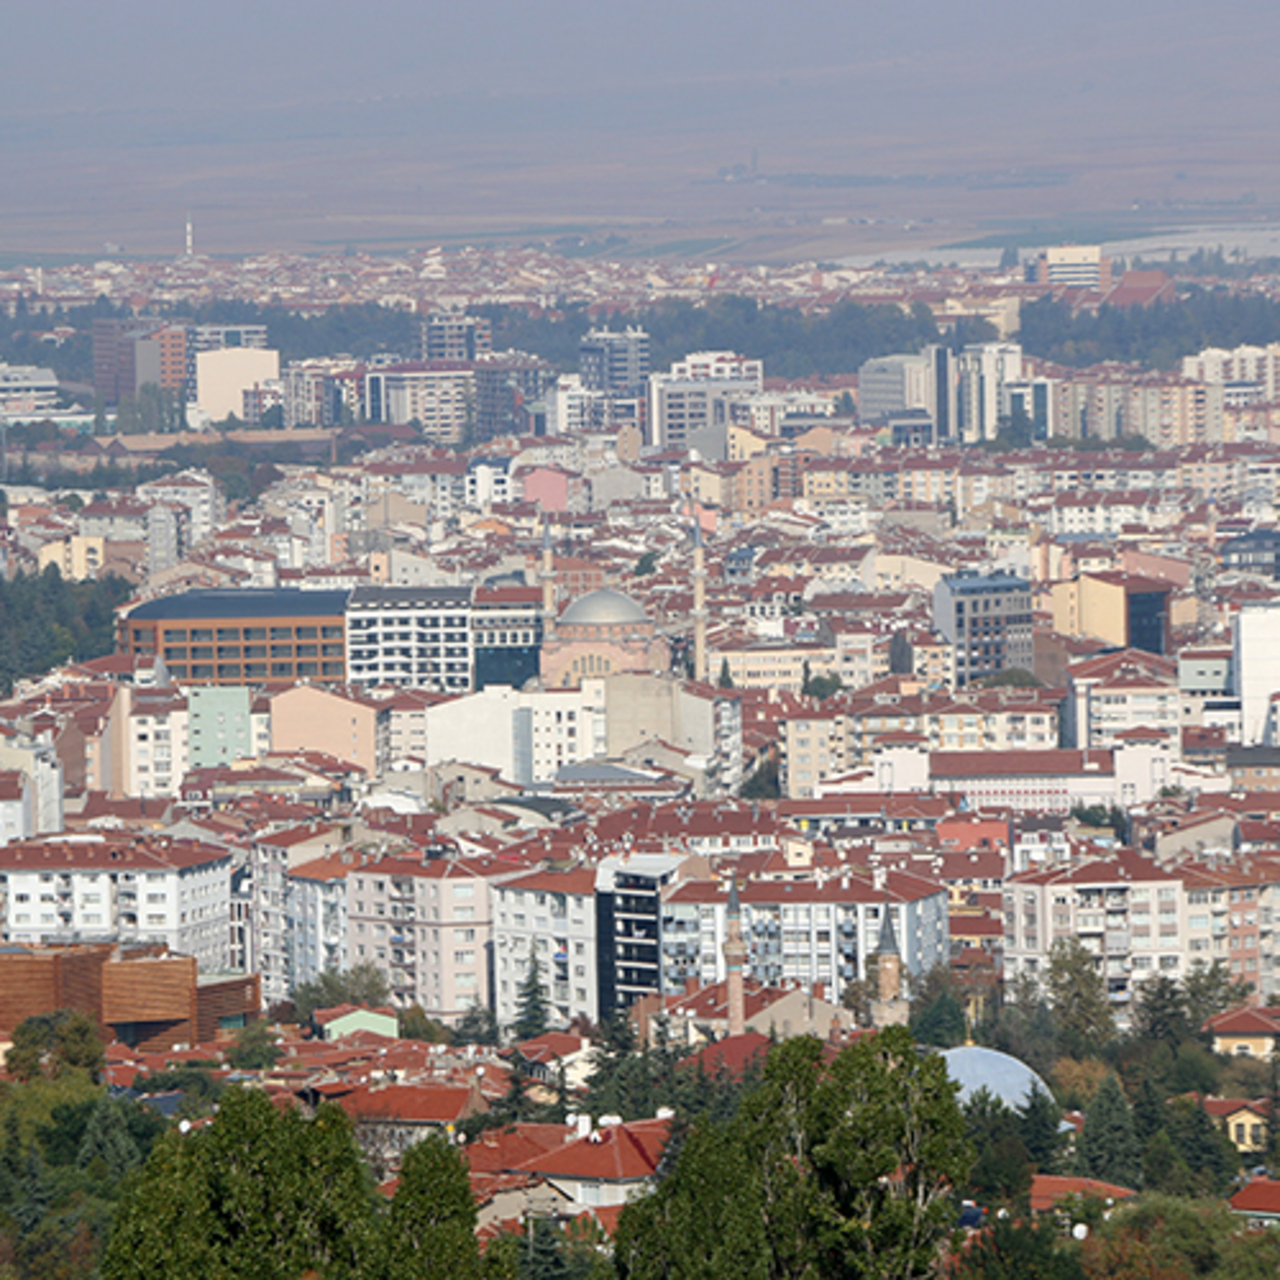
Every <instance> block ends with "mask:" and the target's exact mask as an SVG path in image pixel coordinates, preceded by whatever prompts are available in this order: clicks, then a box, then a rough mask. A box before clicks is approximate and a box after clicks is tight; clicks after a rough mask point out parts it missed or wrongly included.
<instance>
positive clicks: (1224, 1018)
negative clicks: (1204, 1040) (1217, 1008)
mask: <svg viewBox="0 0 1280 1280" xmlns="http://www.w3.org/2000/svg"><path fill="white" fill-rule="evenodd" d="M1204 1030H1205V1031H1207V1032H1209V1034H1210V1035H1212V1036H1213V1051H1214V1053H1225V1054H1229V1055H1230V1056H1231V1057H1233V1058H1261V1059H1263V1060H1264V1061H1265V1060H1267V1059H1269V1058H1270V1057H1271V1055H1272V1053H1273V1052H1275V1050H1276V1049H1277V1048H1280V1008H1263V1009H1251V1008H1248V1007H1247V1006H1246V1007H1244V1008H1240V1009H1228V1010H1227V1012H1226V1013H1220V1014H1218V1015H1217V1016H1216V1017H1213V1018H1210V1019H1209V1021H1208V1022H1206V1023H1205V1024H1204Z"/></svg>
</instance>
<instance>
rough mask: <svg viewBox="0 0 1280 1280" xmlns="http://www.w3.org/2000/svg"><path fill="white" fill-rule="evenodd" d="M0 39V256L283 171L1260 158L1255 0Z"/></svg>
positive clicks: (233, 18)
mask: <svg viewBox="0 0 1280 1280" xmlns="http://www.w3.org/2000/svg"><path fill="white" fill-rule="evenodd" d="M3 33H4V43H5V47H6V50H7V51H8V53H9V56H8V57H7V58H6V66H5V74H4V75H3V77H0V163H3V164H4V165H5V169H6V172H7V173H8V174H9V181H8V182H7V183H6V185H7V187H8V192H7V195H6V201H5V202H3V203H0V248H4V247H6V242H13V241H14V239H15V236H16V237H17V238H18V239H21V238H23V236H28V235H29V232H28V231H22V232H21V233H19V231H18V228H19V227H20V226H28V225H30V226H35V227H37V228H39V227H40V226H45V225H47V226H50V227H52V226H54V225H55V224H58V222H59V219H62V220H63V221H65V222H66V225H68V226H70V225H71V221H68V220H72V221H73V220H74V218H75V217H77V216H81V215H83V216H87V217H89V218H90V220H92V218H93V217H94V216H95V215H94V210H95V209H98V210H101V211H102V216H103V217H104V218H105V217H106V216H107V213H108V211H110V217H111V218H112V219H115V220H116V221H114V222H113V223H112V225H113V226H115V227H116V229H117V232H119V229H120V222H121V220H123V225H124V227H125V230H126V231H127V227H128V217H129V208H130V207H131V206H130V198H131V197H130V192H132V193H133V198H134V201H135V204H138V205H148V206H156V205H165V206H166V208H167V207H168V206H169V205H173V206H175V207H176V206H177V205H180V204H181V203H182V202H183V201H184V200H185V201H188V202H189V201H192V200H195V201H196V202H197V203H199V202H201V201H206V202H207V201H208V200H210V199H211V194H210V184H216V185H217V187H218V191H219V193H220V195H219V199H220V201H221V204H222V205H223V206H225V207H226V208H227V209H229V208H230V207H231V206H232V205H234V204H235V203H236V202H237V200H239V201H240V202H241V203H242V204H243V206H244V207H245V208H246V209H248V208H249V207H251V206H253V205H254V199H255V189H257V188H258V187H259V184H265V185H266V186H267V187H274V188H275V189H276V190H277V192H278V193H279V194H281V195H287V191H286V188H287V186H288V183H289V182H290V181H292V180H294V178H296V181H297V183H298V184H299V188H298V189H299V191H302V190H304V189H305V192H306V197H305V203H306V204H307V205H308V207H310V208H311V209H312V210H313V212H316V213H318V212H320V210H318V209H317V207H316V201H317V200H320V201H321V203H323V202H324V201H326V200H332V202H333V209H334V211H335V213H340V212H341V207H343V196H342V194H341V193H342V192H343V191H344V190H350V189H351V188H352V186H353V184H354V186H355V187H356V188H358V189H359V191H360V192H361V198H363V199H365V200H373V201H374V202H375V203H376V202H377V201H379V200H380V201H382V202H383V204H384V205H385V207H386V209H387V211H388V212H391V213H396V212H403V213H406V214H407V213H410V212H412V209H411V207H410V206H412V204H413V201H414V200H415V199H416V198H417V196H416V195H415V193H418V192H421V191H422V190H424V189H425V190H429V192H430V193H431V197H432V200H433V201H434V202H435V203H436V204H438V205H439V207H440V208H442V209H444V208H448V209H454V210H458V211H463V210H466V211H469V212H470V213H473V214H476V215H480V214H483V213H484V212H485V211H486V210H489V209H492V208H493V206H494V205H495V204H496V203H498V202H501V203H502V204H503V205H504V206H505V207H506V208H508V209H510V208H511V207H512V204H513V202H514V203H516V204H518V203H519V202H520V201H521V200H522V199H526V198H527V200H528V205H529V211H530V213H531V214H539V215H540V214H546V215H547V216H550V214H551V212H553V211H554V212H555V213H556V215H557V216H568V215H569V214H571V212H572V210H573V209H574V207H575V206H576V205H581V206H582V207H583V209H584V210H585V211H586V212H587V213H588V214H590V215H591V216H597V215H598V214H600V213H601V211H606V212H607V210H610V209H611V210H612V211H613V214H614V215H616V216H626V215H628V213H630V212H632V211H634V213H635V215H636V216H643V217H653V216H655V215H656V214H658V213H660V212H661V202H660V201H659V200H658V199H657V197H656V194H655V193H654V192H653V191H652V190H645V191H642V192H640V194H638V195H637V194H634V193H635V192H636V191H637V190H638V189H639V188H640V187H643V186H644V185H645V184H648V185H649V186H652V184H654V183H661V182H668V183H670V184H671V186H672V191H671V206H672V208H671V215H672V216H682V215H683V213H684V212H685V209H684V203H687V202H685V196H686V195H688V193H687V192H686V191H684V187H685V186H686V185H687V184H688V183H689V182H691V181H695V180H696V179H695V175H698V174H707V175H708V176H709V175H713V174H714V173H715V171H716V169H717V168H718V167H720V166H722V165H725V164H731V163H739V162H745V161H747V160H749V158H750V156H751V152H752V149H753V148H755V149H757V150H758V154H759V162H760V167H761V169H762V170H763V171H768V172H771V173H781V172H795V171H801V172H823V173H834V174H849V173H856V174H861V173H874V174H892V173H894V172H899V171H905V172H910V173H922V174H940V173H947V172H957V171H958V172H972V171H975V170H981V171H985V170H999V169H1002V168H1006V167H1023V168H1025V167H1027V166H1039V167H1042V168H1055V167H1066V168H1069V169H1070V170H1071V171H1072V173H1073V174H1077V173H1078V174H1085V171H1086V170H1089V169H1090V167H1091V166H1092V167H1093V169H1096V170H1097V173H1098V174H1099V175H1103V177H1105V174H1106V172H1107V170H1108V168H1109V167H1110V168H1111V169H1112V170H1113V176H1112V178H1109V179H1106V181H1103V177H1099V178H1097V179H1096V181H1095V180H1093V179H1089V178H1088V177H1087V176H1086V177H1082V178H1081V179H1080V181H1079V183H1078V184H1077V186H1076V194H1075V196H1074V197H1072V198H1073V199H1075V201H1076V203H1077V205H1079V206H1081V207H1084V206H1088V205H1089V203H1090V201H1093V200H1095V199H1096V200H1102V201H1103V203H1104V204H1105V203H1106V200H1105V198H1104V196H1105V190H1104V188H1105V189H1107V190H1109V189H1110V188H1106V182H1107V181H1110V182H1113V184H1114V183H1118V184H1119V185H1117V186H1116V188H1115V194H1114V196H1113V199H1114V200H1116V201H1120V202H1121V203H1122V204H1123V203H1125V202H1127V201H1128V200H1129V199H1130V198H1131V195H1130V193H1129V192H1128V190H1127V189H1125V188H1124V183H1125V182H1126V181H1129V180H1130V179H1132V183H1133V184H1136V185H1134V191H1133V192H1132V198H1133V199H1137V198H1166V197H1167V198H1175V195H1176V198H1182V196H1181V195H1180V194H1177V193H1174V195H1170V192H1171V191H1172V190H1173V188H1172V187H1171V186H1170V184H1171V183H1175V182H1183V183H1190V184H1191V187H1192V188H1193V189H1192V190H1191V191H1190V196H1191V198H1193V199H1195V200H1203V199H1206V198H1208V196H1209V195H1211V194H1212V193H1213V191H1214V190H1216V189H1218V188H1219V187H1221V189H1222V191H1223V193H1224V195H1225V196H1226V197H1228V198H1231V199H1235V198H1238V197H1239V196H1240V195H1241V194H1242V193H1243V192H1245V191H1249V190H1257V189H1258V188H1259V186H1260V184H1263V183H1265V182H1267V181H1269V180H1270V179H1268V178H1267V174H1268V173H1270V172H1274V171H1280V170H1278V169H1277V163H1276V162H1277V161H1280V145H1278V144H1280V77H1277V76H1276V74H1275V66H1274V56H1275V55H1274V50H1275V48H1276V46H1277V43H1278V42H1280V5H1277V4H1276V3H1275V2H1274V0H1270V3H1263V2H1261V0H1236V2H1235V3H1232V2H1231V0H1224V2H1222V3H1219V4H1216V5H1213V6H1209V5H1204V4H1195V5H1192V4H1190V3H1187V2H1186V0H1170V2H1168V3H1155V2H1153V0H1120V2H1119V3H1116V0H1109V2H1108V3H1103V2H1102V0H1073V2H1072V3H1045V2H1044V0H1021V2H1019V3H1014V2H1013V0H952V2H951V3H941V2H939V0H934V2H931V3H923V2H922V0H883V2H880V3H866V2H865V0H860V2H859V0H855V2H853V3H849V2H848V0H845V2H843V3H841V2H837V0H795V2H793V3H790V4H779V3H777V2H776V0H773V2H770V3H766V2H765V0H740V2H739V3H736V4H733V5H730V4H719V3H709V2H708V0H685V2H684V3H676V2H675V0H644V2H643V3H638V2H636V0H632V3H626V4H624V3H617V2H616V0H593V2H592V3H588V2H586V0H541V2H540V3H512V2H510V0H464V2H463V3H454V4H447V5H446V4H423V3H421V0H419V2H418V3H407V2H406V0H373V3H370V4H366V5H351V4H338V3H335V2H334V0H307V3H303V2H302V0H220V2H219V3H217V4H212V5H210V4H183V3H176V4H175V3H174V2H173V0H118V3H117V4H115V5H105V4H102V3H100V2H99V0H93V2H92V3H91V2H89V0H42V3H41V4H39V5H35V4H26V5H17V4H16V3H11V4H10V5H8V6H6V12H5V17H4V24H3ZM15 51H22V55H23V56H15ZM326 148H328V149H329V151H328V153H327V154H326V150H325V149H326ZM1135 156H1136V157H1137V159H1138V161H1139V163H1137V164H1136V165H1135ZM326 159H331V160H332V162H333V164H334V165H335V166H337V167H336V169H335V172H334V173H333V174H331V175H330V178H331V181H330V183H329V184H328V185H326V183H325V181H323V177H322V174H321V173H320V169H323V166H324V164H325V162H326ZM611 164H612V165H613V166H614V168H613V169H611V168H610V165H611ZM317 166H319V167H320V168H319V169H317ZM415 166H420V167H421V172H420V173H418V174H416V175H415V172H414V170H415ZM512 166H517V167H520V168H521V169H522V170H523V171H524V173H525V179H524V181H523V183H522V184H513V183H512V182H511V181H509V180H507V179H504V178H503V176H502V175H503V174H504V173H506V172H507V171H509V170H510V169H511V167H512ZM575 166H576V167H575ZM618 166H626V167H627V171H626V172H622V171H621V170H620V169H618ZM1144 166H1146V167H1145V168H1144ZM295 167H296V169H295ZM291 173H292V175H293V176H292V177H291ZM611 174H612V177H611V176H610V175H611ZM1176 175H1180V176H1176ZM1073 181H1075V179H1074V178H1073ZM1090 181H1095V186H1096V196H1095V186H1090ZM1272 181H1273V180H1272ZM611 182H613V183H615V184H616V186H615V187H614V188H613V191H612V196H611V192H610V189H609V184H610V183H611ZM1098 183H1101V185H1097V184H1098ZM424 184H425V186H424ZM1143 184H1145V186H1144V185H1143ZM1197 184H1198V185H1197ZM1139 187H1141V188H1142V189H1141V190H1139V189H1138V188H1139ZM676 188H680V191H677V190H676ZM77 190H79V192H80V193H81V194H80V195H79V197H77V195H76V191H77ZM326 192H327V193H328V194H325V193H326ZM522 192H523V194H522ZM538 192H542V193H543V194H541V195H539V194H537V193H538ZM629 193H630V194H629ZM682 193H683V194H682ZM258 194H259V195H260V194H261V191H260V190H259V191H258ZM1262 194H1263V196H1264V198H1267V199H1269V198H1271V196H1272V195H1275V196H1276V197H1278V198H1280V185H1277V189H1276V190H1275V191H1274V192H1272V191H1270V190H1267V191H1264V192H1263V193H1262ZM351 198H352V199H354V198H355V197H354V196H353V197H351ZM611 198H612V204H610V199H611ZM691 198H692V197H691ZM77 200H81V201H83V203H84V206H85V207H84V208H83V209H78V208H77V207H76V204H77ZM682 202H684V203H682ZM3 204H8V205H9V211H8V215H6V214H5V212H4V209H3ZM694 204H695V205H696V204H697V200H696V199H695V200H694ZM553 206H554V209H553ZM690 207H692V206H690ZM699 207H701V206H699ZM166 216H167V214H166ZM228 216H230V214H228ZM714 216H717V217H719V216H722V212H721V211H719V210H716V211H714ZM6 218H7V220H6ZM15 219H16V221H15ZM24 219H25V221H24ZM33 220H34V221H33Z"/></svg>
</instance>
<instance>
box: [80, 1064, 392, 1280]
mask: <svg viewBox="0 0 1280 1280" xmlns="http://www.w3.org/2000/svg"><path fill="white" fill-rule="evenodd" d="M375 1212H376V1203H375V1192H374V1190H373V1187H372V1183H371V1181H370V1179H369V1176H368V1171H367V1169H366V1167H365V1165H364V1163H363V1162H362V1160H361V1157H360V1152H359V1150H358V1148H357V1147H356V1144H355V1139H354V1136H353V1133H352V1127H351V1121H350V1120H349V1119H348V1118H347V1116H346V1115H344V1114H343V1112H342V1110H341V1109H340V1108H338V1107H336V1106H333V1105H332V1104H324V1105H322V1106H321V1107H320V1109H319V1110H318V1111H317V1112H316V1115H315V1118H314V1119H312V1120H306V1119H304V1118H303V1117H302V1115H301V1113H300V1112H299V1111H297V1110H296V1109H290V1110H286V1111H281V1110H279V1109H278V1108H277V1107H276V1106H275V1105H274V1104H273V1103H272V1101H271V1099H269V1098H268V1097H267V1096H266V1094H264V1093H262V1092H260V1091H258V1090H250V1089H234V1090H229V1091H228V1093H227V1094H226V1096H225V1098H224V1100H223V1104H222V1107H221V1109H220V1110H219V1112H218V1115H217V1117H216V1119H215V1120H214V1121H213V1123H212V1124H211V1125H209V1126H208V1127H207V1128H204V1129H199V1130H196V1131H194V1132H192V1133H190V1134H185V1135H184V1134H180V1133H178V1132H177V1131H176V1130H171V1131H170V1132H169V1133H168V1134H166V1135H165V1137H164V1138H162V1139H161V1140H160V1141H159V1142H158V1143H156V1146H155V1148H154V1149H153V1151H152V1153H151V1156H150V1158H149V1159H148V1160H147V1163H146V1164H145V1165H144V1166H143V1168H142V1170H141V1172H140V1174H139V1175H138V1177H137V1178H136V1180H133V1181H131V1182H130V1183H129V1185H128V1190H127V1192H126V1194H125V1196H124V1198H123V1200H122V1202H121V1204H120V1207H119V1209H118V1211H117V1214H116V1217H115V1221H114V1223H113V1225H112V1231H111V1238H110V1240H109V1242H108V1245H107V1249H106V1253H105V1255H104V1257H103V1261H102V1275H103V1277H104V1280H169V1278H170V1277H171V1278H172V1280H180V1277H186V1276H220V1277H225V1278H226V1280H272V1278H273V1277H276V1276H289V1277H294V1276H301V1275H302V1274H303V1273H304V1272H307V1271H309V1270H310V1271H315V1272H317V1273H319V1275H321V1276H324V1277H339V1276H342V1277H355V1276H358V1275H361V1274H365V1275H367V1274H368V1273H369V1270H370V1268H371V1267H372V1266H373V1264H374V1263H375V1262H376V1261H377V1259H378V1258H379V1251H378V1249H377V1243H378V1241H377V1224H376V1218H375Z"/></svg>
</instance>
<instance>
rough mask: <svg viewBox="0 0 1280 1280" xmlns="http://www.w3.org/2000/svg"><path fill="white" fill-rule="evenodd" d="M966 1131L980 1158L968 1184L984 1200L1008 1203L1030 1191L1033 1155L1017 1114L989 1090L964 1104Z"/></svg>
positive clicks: (981, 1090) (971, 1170) (975, 1162)
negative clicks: (1023, 1135)
mask: <svg viewBox="0 0 1280 1280" xmlns="http://www.w3.org/2000/svg"><path fill="white" fill-rule="evenodd" d="M964 1118H965V1131H966V1136H967V1137H968V1139H969V1141H970V1143H972V1145H973V1148H974V1150H975V1151H976V1152H977V1157H976V1159H975V1160H974V1162H973V1167H972V1169H970V1171H969V1186H970V1187H971V1188H972V1190H973V1193H974V1195H975V1196H976V1197H977V1198H978V1200H979V1201H980V1202H981V1203H984V1204H992V1203H1004V1204H1009V1203H1012V1202H1014V1201H1016V1200H1018V1199H1020V1198H1021V1197H1022V1196H1025V1195H1026V1194H1027V1192H1028V1191H1030V1190H1031V1173H1032V1169H1031V1157H1030V1155H1029V1154H1028V1152H1027V1147H1026V1144H1025V1143H1024V1142H1023V1141H1022V1137H1021V1135H1020V1134H1019V1132H1018V1119H1017V1116H1016V1115H1015V1114H1014V1113H1013V1112H1012V1111H1010V1110H1009V1108H1008V1107H1006V1106H1005V1105H1004V1103H1003V1102H1001V1101H1000V1099H999V1098H996V1097H995V1096H993V1095H992V1094H991V1093H989V1092H988V1091H987V1090H986V1089H979V1090H978V1092H977V1093H975V1094H974V1095H973V1096H972V1097H970V1099H969V1100H968V1102H966V1103H965V1106H964Z"/></svg>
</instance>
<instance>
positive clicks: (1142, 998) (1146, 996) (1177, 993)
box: [1133, 973, 1192, 1050]
mask: <svg viewBox="0 0 1280 1280" xmlns="http://www.w3.org/2000/svg"><path fill="white" fill-rule="evenodd" d="M1133 1018H1134V1030H1135V1031H1136V1032H1137V1033H1138V1034H1139V1035H1140V1036H1142V1037H1144V1038H1145V1039H1147V1040H1157V1041H1162V1042H1163V1043H1165V1044H1167V1045H1168V1046H1169V1048H1170V1049H1172V1050H1176V1049H1177V1048H1178V1046H1179V1045H1180V1044H1182V1042H1183V1041H1184V1040H1187V1039H1189V1038H1190V1037H1191V1035H1192V1028H1191V1025H1190V1022H1189V1020H1188V1017H1187V997H1186V992H1185V991H1184V989H1183V988H1182V987H1180V986H1179V985H1178V983H1177V982H1175V981H1174V980H1173V979H1172V978H1169V977H1166V976H1165V975H1164V974H1159V973H1158V974H1154V975H1153V976H1152V977H1150V978H1148V979H1147V980H1146V981H1145V982H1143V983H1142V985H1141V986H1140V987H1139V988H1138V996H1137V999H1136V1000H1135V1001H1134V1010H1133Z"/></svg>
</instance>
